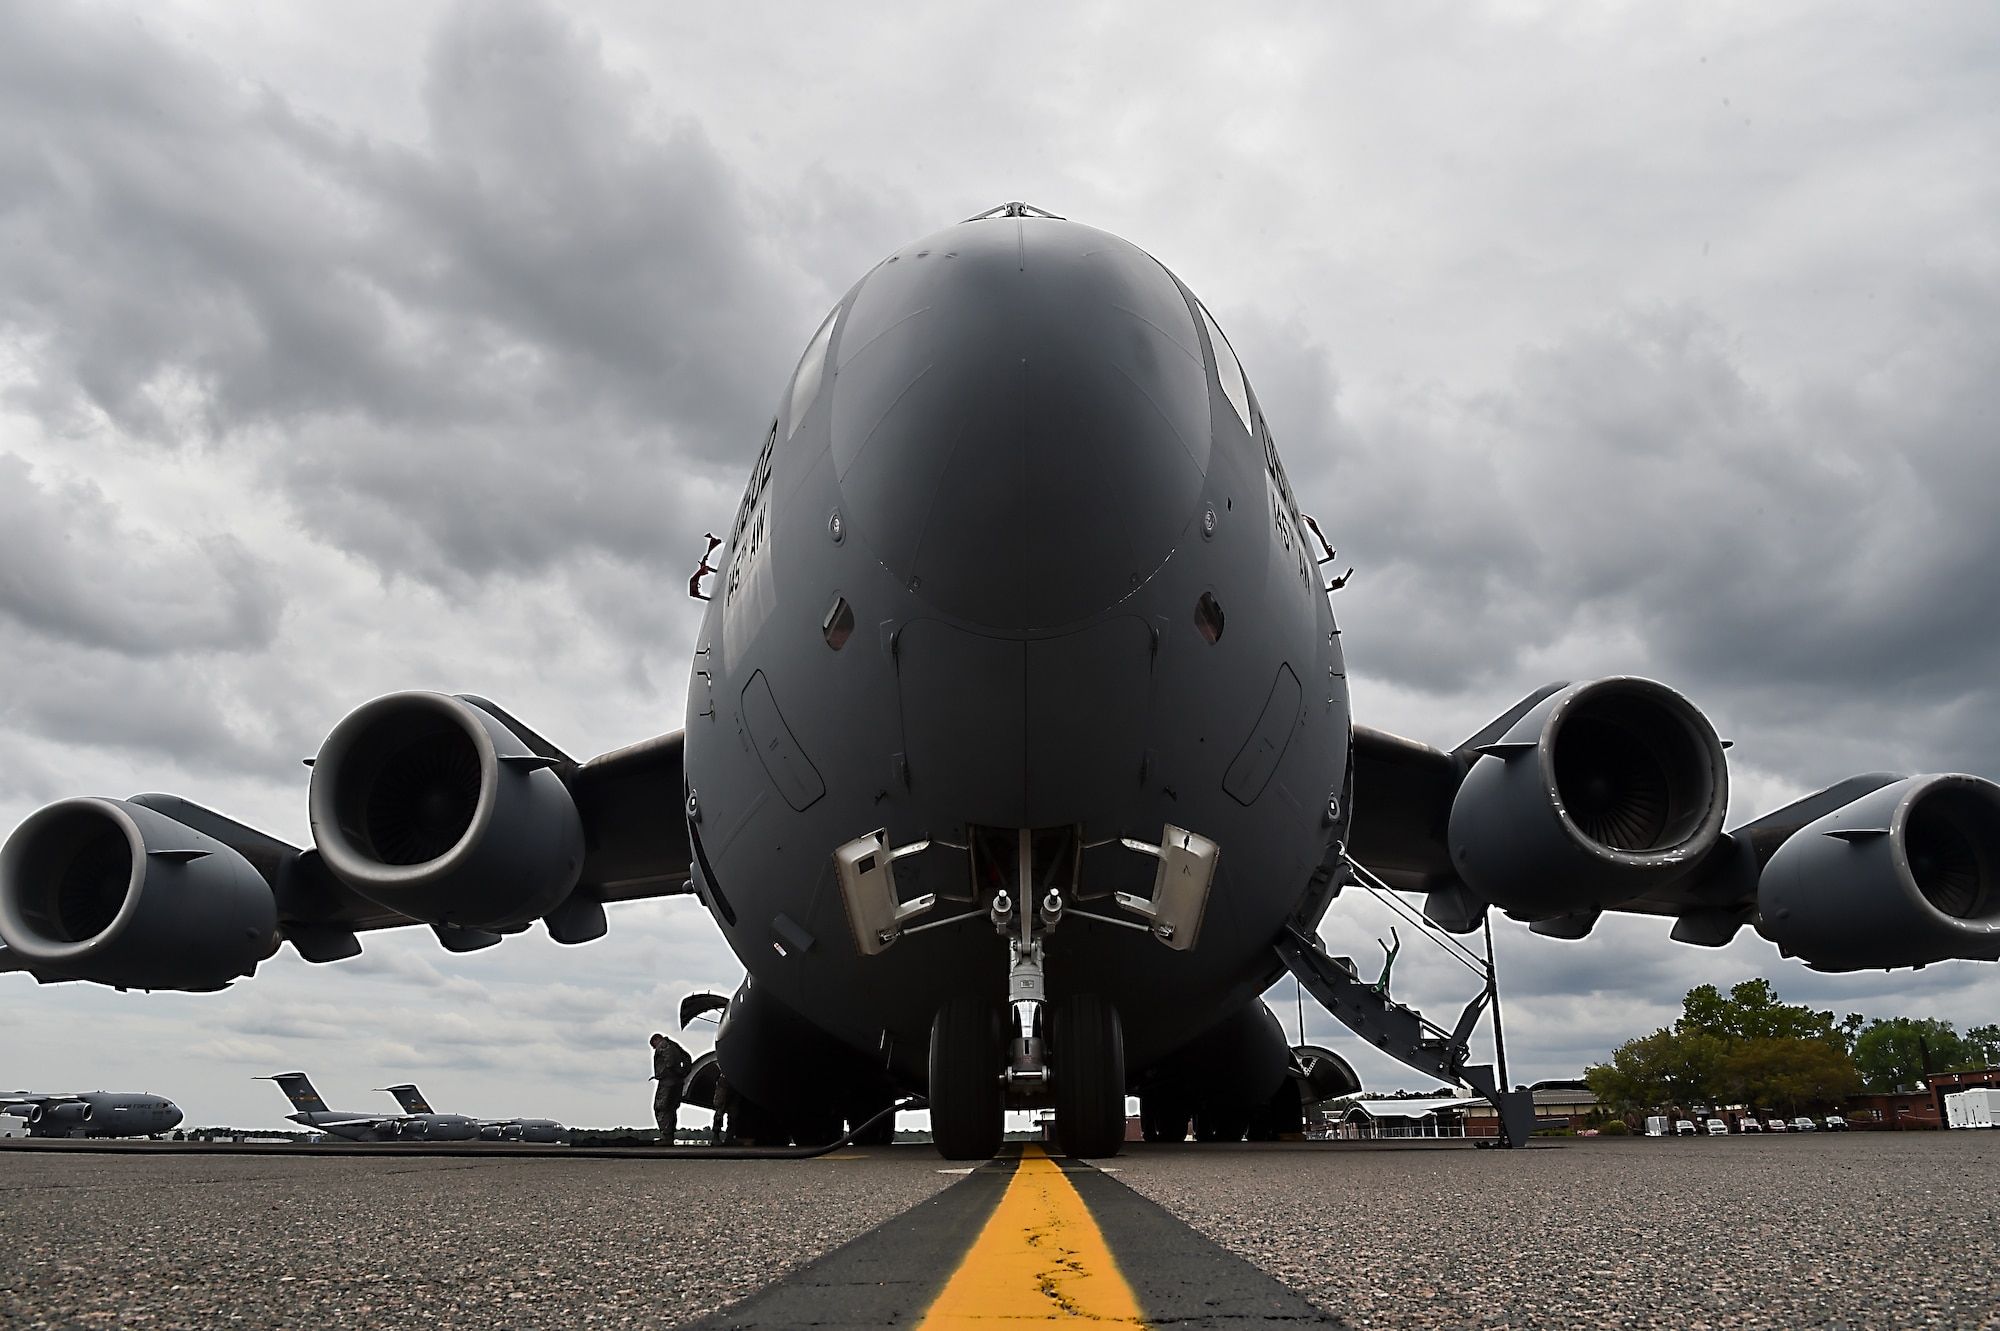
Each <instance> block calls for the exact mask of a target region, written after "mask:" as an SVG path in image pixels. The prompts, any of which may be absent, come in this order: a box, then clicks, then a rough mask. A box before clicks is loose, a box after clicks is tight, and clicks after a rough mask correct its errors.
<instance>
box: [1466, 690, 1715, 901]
mask: <svg viewBox="0 0 2000 1331" xmlns="http://www.w3.org/2000/svg"><path fill="white" fill-rule="evenodd" d="M1474 751H1475V752H1476V753H1477V754H1478V755H1479V756H1478V757H1477V758H1476V759H1475V760H1474V761H1473V764H1472V767H1471V769H1470V770H1469V771H1468V772H1467V773H1466V775H1465V781H1464V784H1462V785H1461V786H1460V787H1459V790H1458V794H1457V796H1456V798H1455V799H1454V800H1453V802H1452V806H1451V821H1450V825H1449V833H1448V835H1449V838H1450V846H1451V859H1452V864H1453V866H1454V867H1455V868H1456V869H1457V870H1458V873H1459V876H1460V877H1462V878H1463V879H1464V880H1465V882H1466V883H1467V885H1468V886H1470V887H1471V888H1472V890H1473V891H1474V892H1476V893H1477V894H1478V895H1479V896H1481V897H1483V898H1484V899H1486V900H1487V901H1490V902H1492V903H1493V904H1495V905H1498V906H1500V907H1502V908H1503V909H1505V910H1506V911H1507V912H1508V913H1509V914H1511V915H1514V916H1516V917H1517V918H1520V919H1527V920H1553V919H1556V918H1558V917H1563V916H1570V917H1581V918H1583V919H1586V920H1589V919H1594V913H1595V912H1596V911H1599V910H1602V909H1603V908H1604V907H1605V906H1608V905H1611V904H1613V903H1616V902H1620V901H1627V900H1630V899H1631V898H1632V897H1634V896H1637V895H1639V894H1640V893H1643V892H1646V891H1648V890H1651V889H1654V888H1657V887H1660V886H1663V885H1665V884H1667V883H1670V882H1672V881H1673V880H1674V879H1676V878H1679V877H1681V876H1682V875H1683V874H1685V873H1687V872H1688V871H1689V870H1690V869H1692V868H1693V867H1694V866H1695V865H1697V864H1698V863H1700V861H1701V859H1702V857H1703V856H1704V855H1706V854H1707V853H1708V852H1709V850H1710V848H1712V847H1713V846H1714V845H1715V843H1716V839H1717V838H1718V837H1719V836H1720V835H1721V833H1722V817H1723V811H1724V806H1725V805H1726V804H1727V803H1728V799H1729V774H1728V767H1727V765H1726V763H1725V761H1724V759H1723V756H1722V741H1720V740H1719V739H1717V738H1716V736H1715V727H1714V726H1712V725H1710V724H1709V721H1708V718H1707V717H1705V716H1703V715H1702V714H1701V712H1700V711H1699V710H1697V709H1696V708H1695V706H1694V704H1692V703H1690V702H1688V701H1687V699H1685V698H1683V697H1681V695H1680V694H1678V693H1675V692H1674V691H1673V690H1672V689H1670V688H1668V687H1666V686H1665V685H1664V684H1656V683H1654V682H1653V681H1651V680H1648V679H1635V678H1630V677H1624V676H1615V677H1612V678H1608V679H1599V680H1592V681H1590V682H1588V683H1585V684H1574V685H1571V686H1569V687H1568V688H1564V689H1560V690H1558V691H1557V692H1555V693H1553V694H1551V695H1550V696H1549V697H1547V698H1545V699H1543V700H1542V701H1541V702H1540V703H1538V704H1537V705H1536V706H1534V707H1533V708H1531V709H1530V710H1529V711H1528V712H1526V713H1525V714H1524V715H1523V716H1521V718H1520V719H1519V720H1517V721H1516V722H1514V724H1513V725H1512V726H1510V727H1509V728H1508V729H1507V731H1506V733H1505V734H1504V735H1503V736H1502V737H1501V738H1500V739H1499V740H1497V741H1494V742H1492V743H1485V744H1476V745H1474Z"/></svg>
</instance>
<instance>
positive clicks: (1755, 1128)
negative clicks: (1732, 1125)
mask: <svg viewBox="0 0 2000 1331" xmlns="http://www.w3.org/2000/svg"><path fill="white" fill-rule="evenodd" d="M1736 1130H1737V1131H1738V1132H1762V1131H1763V1130H1764V1125H1763V1124H1762V1123H1759V1122H1758V1121H1757V1120H1756V1119H1754V1118H1752V1117H1750V1116H1749V1115H1748V1114H1745V1115H1744V1116H1743V1117H1742V1118H1739V1119H1737V1120H1736Z"/></svg>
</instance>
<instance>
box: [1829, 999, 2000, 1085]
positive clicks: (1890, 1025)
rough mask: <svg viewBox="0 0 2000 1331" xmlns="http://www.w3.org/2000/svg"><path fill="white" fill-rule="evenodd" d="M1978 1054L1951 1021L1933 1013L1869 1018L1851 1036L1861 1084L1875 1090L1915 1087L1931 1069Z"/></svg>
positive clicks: (1950, 1066) (1953, 1065)
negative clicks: (1869, 1020) (1858, 1031)
mask: <svg viewBox="0 0 2000 1331" xmlns="http://www.w3.org/2000/svg"><path fill="white" fill-rule="evenodd" d="M1979 1029H1981V1030H1984V1029H1985V1028H1983V1027H1982V1028H1979ZM1927 1055H1928V1057H1927ZM1978 1058H1979V1051H1978V1049H1977V1048H1976V1047H1973V1048H1968V1046H1967V1044H1966V1042H1965V1040H1964V1039H1963V1038H1961V1037H1960V1036H1959V1034H1958V1032H1957V1031H1955V1030H1954V1029H1952V1024H1951V1023H1950V1022H1948V1021H1939V1020H1937V1019H1936V1018H1934V1017H1922V1018H1919V1017H1890V1018H1887V1019H1886V1020H1879V1021H1871V1022H1869V1023H1868V1025H1867V1026H1865V1027H1864V1028H1863V1029H1862V1031H1861V1033H1860V1034H1859V1035H1857V1036H1855V1038H1854V1066H1855V1067H1856V1068H1858V1069H1859V1070H1860V1072H1861V1080H1862V1082H1863V1084H1864V1085H1866V1086H1867V1088H1868V1089H1869V1090H1871V1091H1877V1092H1888V1091H1914V1090H1915V1089H1917V1086H1918V1084H1919V1083H1921V1082H1923V1081H1924V1080H1925V1079H1926V1078H1927V1077H1928V1076H1929V1075H1930V1074H1931V1073H1933V1072H1946V1071H1949V1070H1951V1069H1954V1068H1959V1067H1963V1066H1964V1065H1965V1064H1967V1063H1968V1062H1972V1061H1975V1060H1977V1059H1978Z"/></svg>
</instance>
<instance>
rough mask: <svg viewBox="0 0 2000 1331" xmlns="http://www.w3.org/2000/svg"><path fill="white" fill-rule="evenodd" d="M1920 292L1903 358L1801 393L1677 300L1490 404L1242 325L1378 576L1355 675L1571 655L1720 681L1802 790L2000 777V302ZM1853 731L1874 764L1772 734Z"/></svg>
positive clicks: (1549, 347) (1980, 288) (1322, 494)
mask: <svg viewBox="0 0 2000 1331" xmlns="http://www.w3.org/2000/svg"><path fill="white" fill-rule="evenodd" d="M1912 300H1913V302H1914V303H1915V304H1916V306H1917V307H1918V308H1919V310H1920V311H1921V318H1920V319H1918V320H1917V321H1916V323H1915V327H1916V329H1917V330H1918V332H1917V339H1916V340H1915V341H1914V342H1913V343H1912V344H1911V345H1909V346H1907V347H1906V348H1905V349H1904V351H1903V354H1901V355H1899V356H1897V357H1896V358H1895V359H1893V360H1890V361H1887V362H1883V363H1871V364H1866V365H1861V366H1848V367H1843V368H1842V369H1841V370H1839V371H1835V372H1828V371H1820V372H1816V373H1815V374H1814V375H1811V376H1808V377H1806V378H1804V379H1803V380H1802V381H1798V382H1788V383H1782V384H1770V383H1765V382H1760V381H1759V380H1758V379H1757V378H1756V377H1755V376H1754V375H1753V374H1752V372H1751V371H1750V370H1749V369H1748V368H1747V367H1746V366H1745V365H1744V364H1743V363H1742V361H1741V360H1740V358H1739V355H1738V353H1737V351H1736V349H1735V347H1734V345H1733V339H1732V337H1731V334H1730V332H1729V330H1728V329H1726V328H1724V327H1721V326H1719V325H1718V324H1717V323H1716V322H1715V321H1714V320H1713V319H1711V318H1709V317H1707V316H1705V315H1703V314H1701V313H1700V312H1699V311H1696V310H1693V309H1690V308H1686V307H1680V308H1654V309H1648V310H1642V311H1633V312H1628V313H1627V314H1625V315H1623V316H1619V317H1616V318H1613V319H1611V320H1609V321H1606V322H1604V323H1601V324H1599V325H1597V326H1594V327H1588V328H1580V329H1576V330H1573V331H1571V332H1570V333H1569V334H1567V335H1566V336H1563V337H1560V338H1557V339H1555V340H1552V341H1551V342H1549V343H1547V344H1545V345H1542V346H1539V347H1534V348H1530V349H1528V350H1526V351H1524V352H1523V353H1522V354H1521V355H1520V356H1519V357H1518V358H1517V360H1516V362H1515V365H1514V368H1513V371H1512V373H1511V375H1510V376H1509V378H1508V379H1507V381H1506V382H1505V384H1504V385H1503V386H1502V387H1500V388H1499V389H1497V390H1493V391H1488V392H1484V393H1478V394H1466V393H1453V392H1451V391H1450V390H1448V389H1447V388H1445V387H1442V386H1409V385H1404V386H1400V387H1397V388H1395V389H1393V390H1392V391H1391V392H1389V393H1388V394H1386V395H1378V396H1377V397H1376V398H1375V399H1374V400H1372V401H1371V402H1370V403H1369V405H1368V406H1367V407H1365V408H1358V409H1355V410H1351V411H1347V410H1340V409H1339V408H1344V407H1345V404H1344V403H1337V402H1336V401H1335V400H1334V398H1333V396H1332V393H1333V385H1332V382H1331V379H1330V376H1329V374H1328V373H1327V371H1326V370H1325V369H1324V368H1323V367H1322V366H1320V365H1317V364H1315V363H1314V361H1313V359H1312V358H1311V357H1301V356H1300V355H1299V354H1298V352H1297V350H1296V346H1295V342H1294V341H1293V340H1291V339H1288V338H1287V337H1286V336H1285V335H1284V333H1283V331H1282V330H1279V329H1272V328H1265V327H1260V326H1259V325H1257V324H1256V323H1255V321H1248V322H1247V323H1246V327H1245V331H1244V334H1243V335H1242V336H1243V340H1244V341H1245V342H1246V343H1247V344H1249V345H1250V346H1251V347H1253V348H1254V349H1255V350H1256V351H1258V352H1262V353H1263V355H1262V357H1261V358H1260V359H1258V360H1256V361H1253V364H1257V365H1260V366H1264V367H1265V368H1264V369H1262V370H1260V371H1259V373H1258V383H1259V385H1260V391H1261V392H1262V393H1263V394H1264V397H1265V400H1266V402H1267V404H1268V406H1269V409H1270V411H1271V413H1272V415H1273V417H1274V419H1276V420H1277V421H1278V422H1279V424H1280V427H1281V428H1283V427H1284V425H1285V423H1286V422H1287V420H1290V419H1296V420H1299V421H1302V422H1303V423H1304V425H1305V428H1304V429H1302V430H1296V431H1289V432H1288V433H1287V436H1286V437H1287V438H1288V439H1291V440H1296V442H1292V443H1290V444H1289V446H1288V447H1287V450H1286V455H1287V461H1288V463H1289V464H1290V465H1291V466H1292V469H1293V472H1294V475H1295V478H1296V479H1297V483H1298V488H1299V490H1300V492H1301V495H1302V498H1303V499H1304V501H1305V502H1306V504H1307V506H1308V507H1309V508H1316V509H1317V511H1318V512H1319V514H1320V515H1321V518H1322V521H1324V522H1326V523H1327V525H1328V528H1329V532H1330V534H1332V535H1333V537H1334V539H1335V540H1336V542H1337V543H1339V544H1340V545H1342V546H1343V566H1344V565H1345V562H1346V561H1347V560H1348V559H1352V561H1353V562H1354V563H1356V564H1357V565H1359V566H1360V569H1361V571H1360V573H1359V574H1358V575H1357V576H1356V579H1355V582H1354V585H1353V587H1352V588H1351V589H1350V590H1349V591H1347V592H1345V593H1343V594H1342V598H1341V600H1340V601H1339V602H1338V608H1339V609H1340V610H1341V611H1342V614H1343V620H1344V623H1345V624H1346V626H1347V628H1348V629H1349V633H1350V636H1349V638H1348V640H1347V641H1348V644H1349V647H1350V650H1351V652H1352V656H1351V659H1350V663H1351V664H1352V666H1353V667H1354V668H1355V669H1356V670H1357V671H1358V672H1361V673H1364V674H1368V675H1372V676H1374V677H1377V678H1387V679H1392V680H1394V681H1396V682H1397V683H1398V684H1400V685H1402V686H1404V687H1410V688H1415V689H1418V690H1422V691H1425V692H1429V693H1433V694H1436V695H1439V696H1448V695H1454V694H1459V693H1462V692H1465V691H1492V692H1494V694H1495V697H1496V703H1497V702H1498V701H1500V700H1502V695H1504V694H1506V693H1507V691H1508V690H1509V689H1510V688H1518V687H1525V686H1526V684H1528V683H1532V682H1534V681H1533V680H1532V679H1530V678H1528V674H1527V672H1530V671H1532V670H1534V669H1536V668H1538V667H1536V666H1535V664H1534V663H1535V662H1536V661H1538V660H1540V659H1543V658H1544V657H1545V656H1546V655H1548V654H1551V653H1553V654H1554V655H1556V656H1557V657H1558V658H1562V657H1563V656H1565V655H1567V656H1568V657H1569V658H1571V659H1572V662H1573V663H1572V664H1569V665H1567V666H1559V667H1558V668H1559V669H1563V670H1564V672H1565V673H1570V674H1580V673H1583V672H1588V671H1590V670H1591V669H1593V668H1595V669H1598V670H1619V671H1632V672H1636V673H1653V674H1658V675H1660V676H1662V677H1664V678H1667V679H1668V680H1669V681H1670V682H1673V683H1675V684H1676V685H1677V686H1678V687H1681V688H1683V689H1685V690H1688V691H1690V692H1693V693H1698V694H1699V693H1703V692H1705V693H1706V694H1707V695H1708V696H1709V698H1710V699H1711V700H1712V701H1713V702H1714V703H1715V705H1722V706H1731V707H1732V709H1733V710H1734V711H1736V712H1738V713H1740V714H1742V716H1743V718H1744V721H1745V722H1746V723H1749V724H1755V725H1762V726H1765V727H1766V728H1768V729H1769V730H1771V731H1772V732H1773V735H1772V740H1773V747H1771V748H1769V749H1768V750H1767V751H1764V752H1763V753H1762V755H1761V761H1763V762H1764V763H1766V764H1767V765H1770V766H1773V767H1780V768H1787V769H1791V770H1799V769H1800V768H1807V769H1808V770H1812V771H1813V773H1814V775H1813V777H1812V778H1809V779H1832V778H1833V777H1835V776H1838V775H1840V774H1841V773H1840V771H1838V770H1835V765H1834V764H1835V761H1852V760H1859V761H1863V762H1865V763H1866V764H1867V765H1870V766H1883V765H1894V764H1896V763H1903V764H1905V765H1912V764H1918V765H1921V764H1923V763H1925V762H1928V763H1930V764H1932V765H1937V764H1939V763H1940V762H1941V761H1943V760H1945V759H1950V760H1953V761H1955V762H1956V763H1958V764H1959V765H1972V764H1975V763H1976V764H1977V766H1978V768H1979V769H1980V770H2000V722H1996V720H1995V719H1994V718H1993V715H1992V713H1993V708H1992V706H1991V703H1992V700H1993V698H1994V696H1995V695H1994V682H1993V681H1994V680H1995V678H1996V677H2000V579H1996V578H1995V577H1994V576H1993V570H1994V569H1995V568H1996V567H2000V526H1996V525H1995V524H1994V523H1993V522H1992V521H1991V520H1990V517H1989V516H1988V515H1989V512H1990V506H1991V502H1992V496H1993V495H1995V494H2000V449H1995V448H1994V447H1993V436H1992V424H1991V423H1992V421H1994V420H1995V419H2000V332H1996V330H2000V291H1996V289H1995V288H1994V287H1993V285H1992V284H1991V283H1990V282H1981V281H1980V280H1978V279H1977V277H1976V276H1974V275H1966V276H1964V277H1963V278H1962V279H1961V280H1957V281H1955V282H1953V283H1952V284H1951V285H1950V286H1949V287H1948V289H1947V290H1945V291H1932V290H1929V289H1926V288H1924V287H1921V286H1920V287H1919V288H1918V289H1917V290H1915V291H1914V292H1913V293H1912ZM1593 658H1595V659H1593ZM1551 673H1553V672H1551ZM1885 713H1889V714H1900V715H1901V716H1902V717H1903V718H1904V724H1903V725H1902V726H1899V727H1897V729H1898V730H1900V731H1901V732H1902V733H1899V734H1883V733H1880V732H1881V731H1882V730H1883V729H1884V727H1883V726H1882V724H1881V718H1882V716H1883V715H1884V714H1885ZM1836 720H1837V721H1838V722H1839V723H1847V722H1850V721H1851V722H1853V723H1854V729H1853V731H1852V732H1851V733H1852V734H1853V735H1854V738H1855V739H1857V740H1863V739H1865V740H1867V741H1868V742H1869V743H1870V744H1872V745H1873V753H1874V756H1873V757H1872V758H1862V757H1860V756H1859V755H1856V754H1850V753H1848V752H1847V751H1846V749H1845V746H1842V745H1840V744H1839V741H1838V740H1837V739H1834V738H1832V737H1829V736H1827V735H1825V734H1820V735H1817V736H1815V737H1814V740H1815V742H1813V743H1798V742H1793V741H1791V740H1784V739H1782V738H1781V737H1780V736H1779V735H1778V734H1777V732H1779V731H1782V730H1786V729H1788V728H1789V729H1793V730H1796V729H1799V728H1806V727H1810V728H1813V729H1817V730H1822V731H1823V730H1825V729H1826V728H1827V727H1828V724H1829V722H1834V721H1836ZM1870 731H1873V732H1875V733H1872V734H1871V733H1869V732H1870ZM1432 738H1445V737H1442V736H1435V737H1432ZM1450 738H1454V739H1455V738H1458V737H1456V736H1453V737H1450ZM1794 739H1796V736H1795V737H1794ZM1829 742H1831V743H1832V745H1833V746H1834V747H1836V748H1839V749H1840V750H1841V751H1840V752H1839V753H1838V755H1837V759H1836V756H1835V755H1833V754H1830V753H1829ZM1947 742H1948V743H1949V744H1950V751H1949V752H1948V753H1943V754H1940V753H1937V752H1935V749H1936V748H1937V746H1938V745H1940V744H1941V743H1947ZM1926 748H1929V749H1931V750H1932V752H1930V753H1929V754H1928V755H1926V754H1925V753H1924V750H1925V749H1926ZM1850 770H1851V769H1850Z"/></svg>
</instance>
